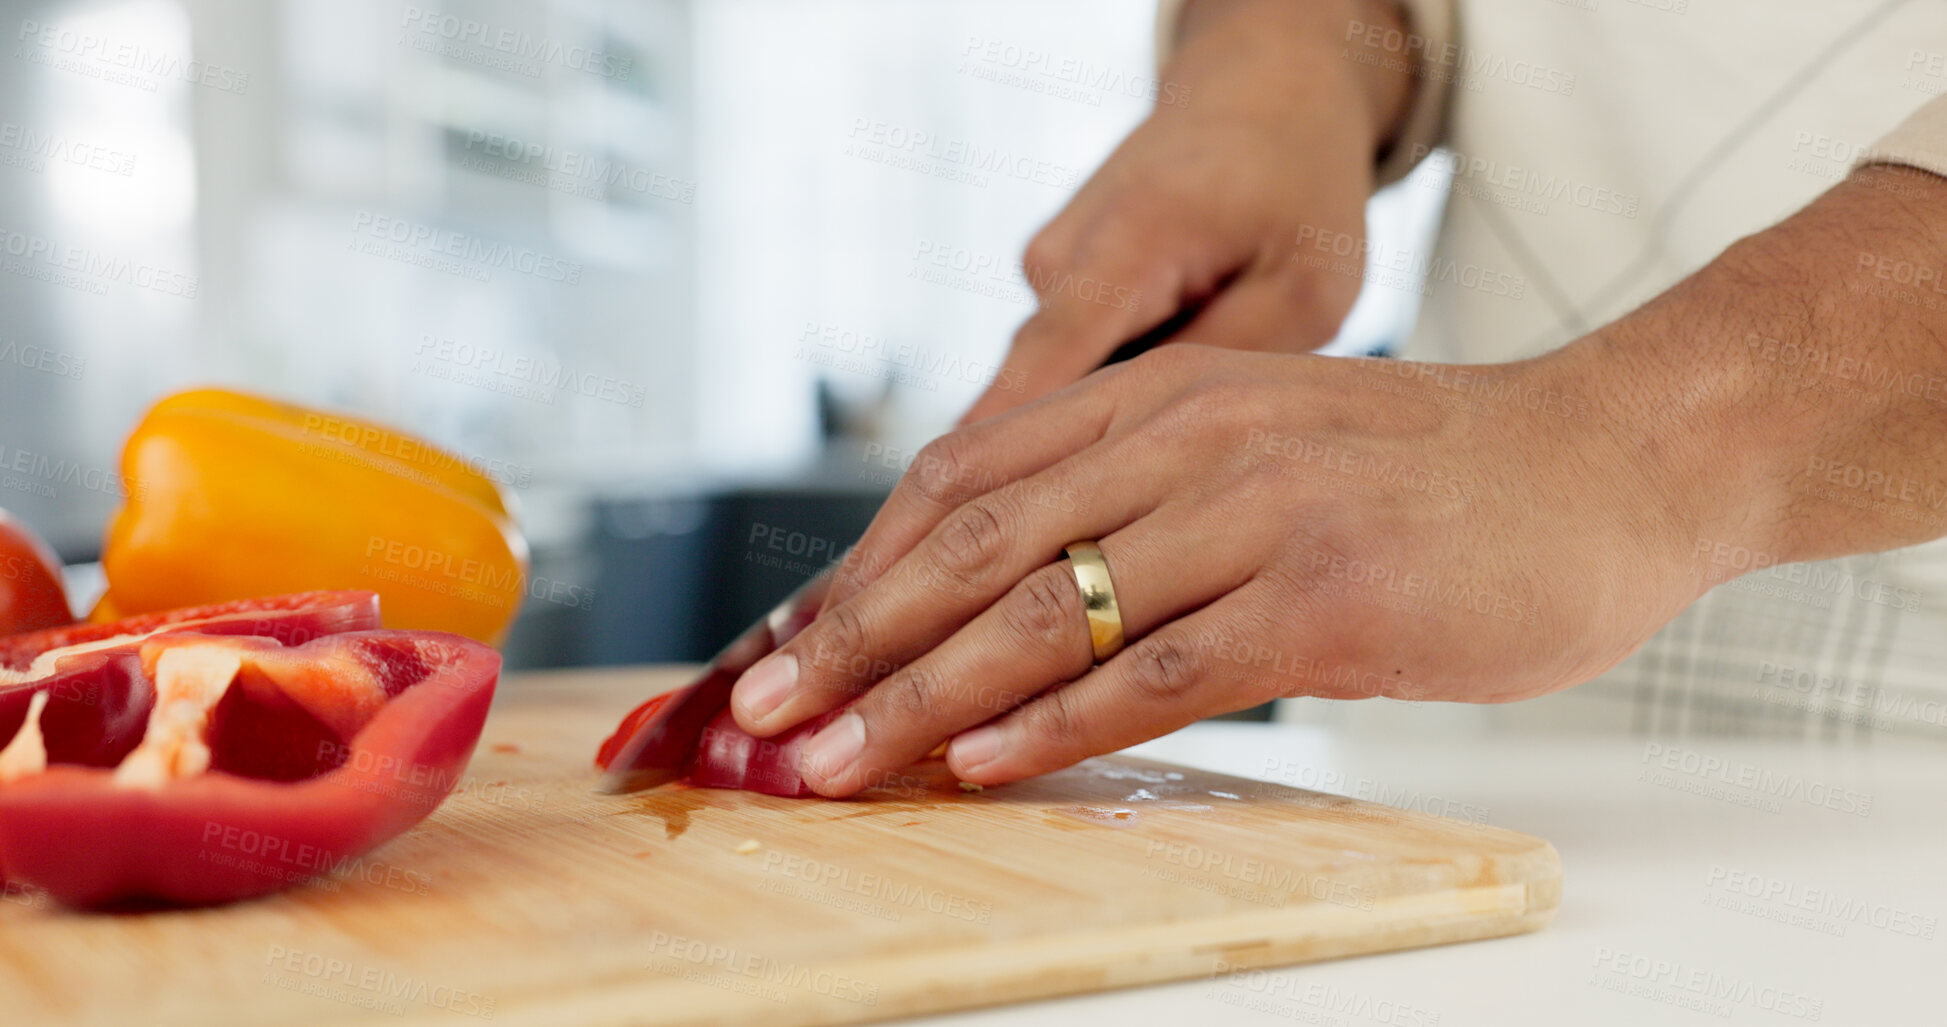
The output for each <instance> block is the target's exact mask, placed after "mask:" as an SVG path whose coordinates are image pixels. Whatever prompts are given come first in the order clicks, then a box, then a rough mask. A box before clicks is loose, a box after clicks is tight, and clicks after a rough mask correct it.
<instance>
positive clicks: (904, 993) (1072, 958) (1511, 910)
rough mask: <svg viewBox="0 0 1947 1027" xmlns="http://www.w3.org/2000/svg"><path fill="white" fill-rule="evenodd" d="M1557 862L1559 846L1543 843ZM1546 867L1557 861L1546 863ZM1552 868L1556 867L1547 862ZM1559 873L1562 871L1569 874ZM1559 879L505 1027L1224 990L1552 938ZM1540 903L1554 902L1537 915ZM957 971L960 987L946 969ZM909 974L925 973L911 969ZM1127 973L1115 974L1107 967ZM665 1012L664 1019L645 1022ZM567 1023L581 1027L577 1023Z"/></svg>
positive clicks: (643, 995) (886, 1012) (829, 1019)
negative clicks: (863, 989)
mask: <svg viewBox="0 0 1947 1027" xmlns="http://www.w3.org/2000/svg"><path fill="white" fill-rule="evenodd" d="M1541 848H1542V849H1545V850H1546V853H1545V857H1553V856H1554V849H1553V846H1550V845H1548V844H1547V843H1546V842H1542V843H1541ZM1536 855H1538V856H1543V855H1544V854H1543V853H1541V852H1539V851H1538V852H1537V853H1536ZM1543 862H1546V859H1545V858H1544V860H1543ZM1555 866H1556V868H1557V870H1559V863H1556V864H1555ZM1559 885H1560V875H1559V872H1558V873H1556V874H1555V875H1553V876H1552V877H1547V876H1544V877H1540V878H1534V879H1528V880H1516V881H1509V882H1506V883H1501V884H1493V885H1484V886H1480V887H1473V888H1462V889H1450V890H1447V891H1441V892H1428V893H1423V894H1420V895H1406V896H1397V897H1394V898H1391V899H1388V900H1385V902H1384V903H1382V905H1381V906H1380V907H1376V908H1378V909H1380V910H1381V911H1383V912H1384V914H1385V915H1386V916H1387V917H1388V918H1389V920H1391V923H1390V924H1389V925H1388V926H1386V927H1384V928H1382V929H1380V930H1376V931H1375V930H1373V929H1372V923H1371V922H1370V920H1369V919H1365V918H1364V917H1363V916H1361V915H1360V914H1361V913H1362V912H1370V911H1360V910H1356V909H1349V908H1348V909H1344V910H1340V911H1338V914H1337V915H1335V916H1332V917H1329V918H1328V919H1327V921H1326V923H1325V924H1324V925H1323V928H1324V929H1321V925H1320V923H1319V917H1318V911H1317V909H1316V908H1315V907H1314V908H1310V909H1306V910H1304V911H1303V912H1301V907H1291V908H1288V909H1282V910H1254V911H1249V912H1245V913H1241V914H1238V915H1236V916H1232V917H1228V918H1224V919H1218V920H1209V919H1206V920H1200V921H1190V922H1164V923H1159V924H1150V925H1145V926H1142V927H1138V928H1123V929H1115V928H1107V929H1102V930H1098V931H1093V932H1088V933H1086V934H1066V935H1051V936H1046V937H1042V938H1034V939H1017V940H1016V941H1015V942H1014V943H1013V944H1012V945H1010V946H1006V947H1002V946H991V945H978V946H970V947H966V948H963V949H960V950H957V951H948V952H941V951H937V950H934V951H928V952H925V953H921V954H918V955H915V956H911V957H904V958H898V957H895V958H887V957H875V958H866V959H857V960H846V961H841V962H837V963H832V964H829V965H825V966H820V967H818V968H817V969H818V970H820V971H823V972H827V973H830V974H832V975H835V976H839V977H846V978H850V979H853V980H888V979H900V980H906V981H909V982H910V983H909V984H907V985H906V986H905V987H902V989H901V990H900V991H899V992H897V993H893V994H884V995H882V996H881V997H882V1001H879V1002H877V1003H875V1004H874V1005H873V1006H871V1008H870V1010H869V1011H868V1012H866V1013H865V1014H864V1015H861V1013H860V1009H859V1008H858V1003H856V1002H852V1001H848V1000H844V999H837V998H833V997H830V996H810V997H807V998H806V999H805V1001H803V1002H802V1003H799V1004H796V1005H790V1006H781V1005H778V1004H775V1003H769V1002H763V1001H759V1000H756V999H752V998H748V997H745V996H742V995H739V994H736V993H733V992H730V991H726V990H723V989H720V988H713V987H710V986H706V985H703V984H695V983H688V982H675V981H671V980H669V979H666V978H665V979H656V980H649V981H637V982H632V983H627V984H619V985H614V986H611V987H608V988H605V989H600V990H591V991H584V992H583V993H581V994H579V995H577V996H575V998H574V999H572V1000H570V1001H569V1002H568V1003H565V1004H564V1003H563V1002H562V1001H561V999H560V998H559V997H558V996H553V997H548V998H542V999H537V1001H535V1002H532V1003H523V1004H519V1005H512V1004H510V1005H504V1006H503V1007H502V1008H501V1010H500V1011H499V1012H498V1013H497V1015H496V1017H495V1019H496V1021H497V1022H500V1023H502V1024H512V1025H527V1024H535V1025H553V1024H559V1023H563V1022H573V1023H579V1024H587V1025H589V1027H625V1025H637V1024H656V1025H659V1027H660V1025H668V1027H677V1025H683V1027H714V1025H736V1024H746V1023H751V1022H754V1018H755V1017H758V1016H762V1018H763V1022H764V1023H766V1024H767V1025H769V1027H823V1025H831V1024H856V1023H870V1022H876V1021H883V1020H888V1019H894V1018H899V1017H909V1016H924V1015H929V1014H938V1013H945V1012H955V1011H960V1010H967V1009H979V1008H988V1007H994V1006H1003V1005H1010V1004H1013V1003H1017V1002H1024V1001H1032V1000H1035V999H1047V998H1060V997H1065V996H1070V995H1078V994H1085V993H1089V992H1095V991H1102V990H1107V989H1120V988H1128V987H1135V986H1138V985H1146V984H1164V983H1172V982H1181V981H1185V980H1193V979H1198V978H1207V979H1210V980H1212V981H1218V980H1221V979H1222V977H1221V975H1219V974H1218V972H1217V971H1218V968H1219V966H1220V965H1221V966H1224V967H1226V968H1227V969H1226V971H1225V972H1227V973H1228V972H1235V971H1247V970H1255V969H1266V968H1272V967H1285V966H1296V965H1301V964H1305V963H1315V962H1322V961H1325V960H1331V959H1343V958H1347V957H1351V956H1359V955H1368V954H1374V953H1383V952H1392V951H1400V950H1404V949H1414V948H1427V947H1430V946H1435V945H1448V944H1454V943H1458V942H1466V941H1481V940H1486V939H1490V938H1502V937H1510V936H1513V935H1518V934H1526V933H1530V932H1533V931H1537V930H1540V929H1541V928H1543V927H1545V926H1547V924H1548V923H1549V921H1551V920H1552V919H1553V918H1554V916H1555V913H1556V911H1557V908H1558V906H1557V900H1558V899H1559V897H1560V894H1561V890H1560V887H1559ZM1537 902H1540V903H1542V904H1540V905H1537ZM1299 916H1303V917H1304V918H1305V920H1306V921H1307V923H1306V927H1305V929H1302V930H1299V931H1297V932H1296V933H1292V931H1291V928H1292V926H1293V925H1291V924H1285V925H1283V926H1284V927H1285V929H1286V933H1287V936H1286V937H1284V938H1280V939H1276V940H1273V939H1272V938H1271V937H1270V935H1271V934H1273V933H1274V932H1275V931H1276V929H1277V928H1278V927H1279V926H1280V921H1281V920H1285V919H1291V918H1296V917H1299ZM942 962H945V963H948V964H952V965H955V967H956V969H955V971H954V973H952V974H951V975H943V974H941V973H939V971H938V969H937V965H938V964H940V963H942ZM906 964H911V966H907V965H906ZM1105 966H1106V967H1112V968H1116V969H1104V967H1105ZM650 1009H653V1010H656V1012H655V1013H653V1014H650V1013H645V1012H640V1011H642V1010H650ZM563 1017H567V1019H565V1020H564V1019H563ZM394 1022H395V1023H403V1024H404V1025H405V1027H418V1025H419V1024H421V1023H424V1024H426V1025H428V1027H430V1025H433V1024H450V1023H452V1022H453V1021H452V1020H450V1019H443V1018H439V1017H426V1018H424V1019H423V1020H418V1019H409V1020H405V1021H394Z"/></svg>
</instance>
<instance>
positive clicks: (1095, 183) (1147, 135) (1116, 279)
mask: <svg viewBox="0 0 1947 1027" xmlns="http://www.w3.org/2000/svg"><path fill="white" fill-rule="evenodd" d="M1370 26H1381V27H1382V31H1383V30H1385V29H1390V30H1393V31H1394V34H1393V35H1392V41H1393V43H1394V44H1395V45H1394V46H1392V47H1391V48H1387V47H1385V46H1383V45H1381V46H1369V45H1367V43H1366V40H1367V39H1368V38H1369V37H1368V34H1367V29H1368V27H1370ZM1405 28H1406V26H1405V22H1404V19H1403V17H1402V16H1401V14H1400V12H1399V9H1398V7H1397V5H1396V4H1395V3H1394V2H1393V0H1330V2H1316V0H1304V2H1293V0H1191V3H1190V4H1189V6H1188V8H1187V9H1186V10H1185V12H1184V14H1183V19H1182V25H1181V27H1180V31H1179V45H1178V47H1177V50H1176V53H1175V56H1174V57H1173V58H1172V59H1171V60H1170V62H1169V64H1168V65H1167V66H1166V67H1165V68H1164V69H1163V71H1162V73H1161V75H1160V79H1161V82H1160V83H1159V97H1158V104H1157V108H1156V110H1155V111H1154V112H1153V113H1152V114H1151V115H1150V116H1149V118H1148V119H1147V120H1146V121H1144V122H1143V123H1142V125H1141V126H1139V127H1138V128H1137V129H1136V131H1135V132H1133V133H1131V134H1130V136H1129V138H1127V139H1125V140H1123V142H1122V145H1121V146H1119V147H1117V148H1116V151H1115V152H1114V153H1113V154H1111V155H1110V156H1109V159H1108V160H1107V161H1106V162H1105V163H1104V164H1103V165H1102V167H1101V169H1100V170H1098V171H1097V172H1096V173H1095V175H1094V177H1092V178H1091V179H1089V181H1088V182H1087V183H1086V184H1085V185H1084V186H1083V187H1082V189H1081V191H1080V193H1078V194H1077V195H1076V197H1075V199H1074V200H1073V201H1072V202H1071V203H1069V205H1068V206H1067V207H1066V208H1064V209H1063V210H1062V211H1061V213H1060V214H1058V215H1056V217H1055V219H1054V220H1053V221H1051V222H1049V223H1048V225H1047V226H1046V227H1044V228H1043V229H1042V230H1041V231H1040V232H1039V233H1037V234H1036V235H1035V237H1034V240H1033V241H1032V242H1030V243H1029V244H1028V248H1027V253H1026V255H1025V259H1024V261H1023V263H1024V265H1025V268H1026V272H1027V276H1028V280H1029V284H1030V285H1031V286H1032V287H1033V288H1034V290H1035V293H1036V294H1037V295H1038V296H1039V297H1040V301H1041V303H1040V309H1039V310H1038V311H1037V312H1036V313H1035V314H1034V316H1033V317H1030V318H1029V319H1028V320H1027V322H1026V323H1025V324H1023V325H1022V326H1021V329H1020V331H1019V332H1018V333H1016V335H1015V337H1014V343H1013V345H1012V347H1011V348H1010V349H1009V351H1008V355H1007V359H1006V367H1007V369H1008V370H1007V373H1005V374H1002V375H1000V376H998V377H997V379H996V383H995V385H994V387H991V388H989V389H988V391H987V392H986V394H985V395H983V396H982V397H981V398H980V399H979V401H978V402H976V403H975V404H974V406H973V408H972V409H971V410H970V411H969V412H968V413H967V415H966V417H965V418H964V419H963V423H968V422H972V421H976V420H980V419H983V418H986V417H989V416H992V415H994V414H997V413H1000V412H1001V411H1003V410H1007V409H1010V408H1012V407H1015V406H1018V405H1020V404H1022V403H1026V402H1027V401H1029V400H1031V399H1034V398H1036V397H1039V396H1043V395H1046V394H1048V393H1051V392H1054V391H1056V390H1057V389H1060V388H1062V387H1063V386H1065V385H1067V384H1069V383H1070V382H1073V381H1075V380H1077V379H1079V378H1081V377H1082V376H1083V375H1085V374H1087V373H1088V372H1089V371H1091V370H1094V369H1095V368H1096V367H1098V366H1100V365H1101V363H1102V362H1103V360H1104V359H1105V358H1106V357H1107V356H1108V355H1109V354H1110V353H1111V352H1113V351H1114V350H1115V348H1116V347H1117V346H1119V345H1121V344H1122V343H1123V342H1126V341H1128V340H1129V339H1132V338H1134V337H1136V336H1138V335H1141V334H1142V333H1143V332H1146V331H1148V330H1150V329H1151V328H1154V327H1155V326H1156V325H1158V324H1161V323H1162V322H1163V321H1165V320H1167V319H1169V318H1170V317H1171V316H1172V315H1174V314H1176V313H1177V312H1178V311H1180V310H1182V309H1183V308H1185V307H1189V306H1199V305H1200V306H1202V307H1203V310H1202V312H1201V313H1199V314H1198V315H1197V316H1196V318H1195V320H1194V321H1193V322H1191V324H1190V325H1189V326H1188V327H1186V328H1185V330H1184V331H1183V332H1182V333H1180V334H1181V337H1182V338H1183V339H1185V340H1186V341H1196V342H1203V343H1208V344H1210V345H1216V346H1225V347H1230V348H1234V349H1250V350H1273V351H1283V352H1300V351H1305V350H1310V349H1314V348H1316V347H1318V346H1320V345H1323V344H1324V343H1326V342H1328V341H1330V340H1331V338H1332V336H1333V334H1335V333H1336V332H1337V331H1338V327H1339V323H1340V322H1341V321H1343V320H1344V318H1345V315H1346V312H1347V311H1348V310H1350V309H1351V307H1352V301H1353V300H1354V299H1355V298H1357V296H1358V294H1359V285H1360V282H1361V280H1362V275H1363V272H1364V245H1363V244H1364V239H1365V203H1366V198H1367V196H1368V195H1369V194H1370V193H1371V192H1372V185H1373V162H1374V155H1375V154H1376V153H1377V152H1378V151H1379V150H1380V149H1381V147H1382V146H1383V145H1384V143H1385V142H1386V140H1388V139H1389V138H1390V136H1391V135H1392V133H1393V131H1394V129H1395V127H1396V124H1397V122H1398V121H1399V120H1400V119H1401V117H1402V116H1403V114H1404V110H1405V107H1406V103H1407V99H1408V97H1409V96H1410V95H1411V91H1412V74H1411V70H1410V69H1411V68H1412V67H1413V61H1414V57H1415V54H1414V53H1411V52H1408V50H1407V48H1405V47H1404V46H1402V45H1398V44H1399V41H1400V40H1401V39H1402V38H1403V33H1404V31H1405ZM1300 239H1303V240H1305V245H1304V246H1303V247H1302V248H1301V247H1300V246H1299V240H1300ZM1348 254H1349V255H1348ZM1306 256H1309V257H1314V258H1317V259H1312V260H1304V259H1301V258H1302V257H1306Z"/></svg>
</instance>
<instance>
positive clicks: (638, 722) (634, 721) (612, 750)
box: [595, 689, 681, 770]
mask: <svg viewBox="0 0 1947 1027" xmlns="http://www.w3.org/2000/svg"><path fill="white" fill-rule="evenodd" d="M676 691H677V692H680V691H681V689H677V690H676ZM674 695H676V692H664V693H663V694H661V695H653V696H650V697H649V701H648V702H646V703H643V704H642V705H640V706H638V707H636V708H635V709H633V710H630V711H629V715H628V716H626V717H623V718H622V723H621V725H620V726H618V727H617V728H616V729H615V733H614V734H612V735H610V736H608V739H607V740H606V741H604V742H602V748H601V750H600V751H599V752H597V753H596V754H595V765H596V766H598V767H600V768H602V769H603V770H607V769H608V766H609V764H611V763H614V762H615V757H617V756H620V755H622V746H623V745H624V744H626V743H627V742H628V740H629V739H630V738H631V737H632V736H634V734H635V733H636V729H637V728H640V727H641V726H642V725H644V724H647V723H648V722H649V718H651V717H654V716H655V715H656V712H657V711H658V710H661V709H662V708H663V706H665V705H666V704H668V702H669V700H670V697H671V696H674Z"/></svg>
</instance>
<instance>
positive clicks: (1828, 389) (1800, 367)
mask: <svg viewBox="0 0 1947 1027" xmlns="http://www.w3.org/2000/svg"><path fill="white" fill-rule="evenodd" d="M1944 221H1947V179H1941V178H1939V177H1937V176H1933V175H1930V174H1927V173H1925V172H1919V171H1914V170H1912V169H1906V168H1884V167H1869V168H1866V169H1863V170H1861V171H1859V172H1856V173H1855V174H1854V175H1853V176H1852V177H1851V178H1849V179H1847V180H1846V181H1845V182H1843V183H1841V184H1840V185H1839V186H1837V187H1835V188H1833V189H1832V190H1830V191H1829V192H1827V193H1826V194H1825V195H1824V196H1822V197H1820V198H1819V199H1818V200H1817V201H1815V202H1814V203H1813V204H1811V205H1810V206H1808V207H1806V208H1805V209H1804V210H1802V211H1800V212H1799V213H1798V214H1796V215H1794V216H1793V217H1791V218H1789V219H1787V220H1786V221H1784V222H1783V223H1781V224H1779V225H1777V226H1774V227H1772V228H1770V229H1767V230H1765V231H1763V232H1760V233H1757V234H1755V235H1752V236H1750V237H1748V238H1745V239H1743V240H1740V241H1739V242H1737V243H1735V244H1733V245H1732V246H1731V247H1730V248H1728V249H1727V250H1725V251H1724V253H1722V254H1721V255H1719V256H1718V257H1717V258H1716V259H1715V260H1713V261H1711V262H1710V264H1708V265H1706V266H1705V267H1704V268H1703V269H1701V270H1700V271H1698V272H1697V273H1696V274H1694V275H1692V276H1690V277H1689V278H1687V279H1685V280H1684V281H1682V282H1680V283H1678V284H1677V285H1676V286H1675V287H1673V288H1672V289H1670V290H1669V291H1668V292H1666V293H1664V294H1663V295H1661V296H1658V297H1657V298H1656V299H1654V300H1652V301H1651V302H1649V303H1648V304H1645V305H1644V306H1643V307H1642V308H1640V309H1638V310H1637V311H1635V312H1634V313H1631V314H1630V315H1628V316H1626V317H1624V318H1622V319H1620V320H1618V321H1616V322H1615V323H1613V324H1611V325H1608V326H1606V327H1604V328H1603V329H1601V330H1600V331H1598V332H1596V333H1594V334H1593V335H1591V336H1589V337H1588V338H1586V339H1583V340H1579V341H1578V342H1576V343H1574V344H1572V345H1571V346H1570V347H1565V349H1564V351H1562V354H1563V358H1564V360H1565V361H1579V362H1584V363H1588V364H1591V365H1597V366H1599V367H1600V369H1601V370H1600V372H1599V373H1600V374H1601V375H1602V377H1601V378H1600V379H1599V380H1600V381H1602V382H1606V383H1609V385H1608V390H1607V395H1606V396H1605V401H1604V403H1605V406H1606V407H1608V408H1609V422H1610V423H1611V424H1612V425H1613V426H1614V431H1615V434H1616V435H1617V437H1618V438H1620V439H1622V440H1623V441H1624V442H1625V444H1626V445H1627V446H1630V447H1634V448H1635V449H1636V451H1637V453H1638V454H1640V455H1639V456H1638V457H1637V458H1636V461H1637V462H1638V463H1639V464H1641V465H1642V466H1643V467H1644V468H1646V469H1649V470H1651V471H1653V473H1651V474H1650V475H1648V476H1647V477H1648V478H1649V479H1650V480H1648V481H1646V482H1645V487H1646V488H1649V489H1652V490H1653V491H1654V493H1655V494H1656V495H1657V497H1658V501H1659V502H1660V503H1662V504H1663V506H1664V508H1665V511H1666V513H1667V514H1668V516H1670V517H1671V518H1673V519H1674V520H1675V522H1676V523H1679V524H1681V525H1683V526H1684V530H1685V531H1686V532H1689V533H1692V534H1694V536H1695V538H1694V543H1695V546H1696V550H1695V552H1694V554H1693V561H1694V563H1695V565H1696V566H1695V568H1694V569H1695V570H1696V571H1697V572H1698V575H1699V579H1700V582H1701V585H1702V587H1703V588H1706V589H1707V588H1709V587H1710V586H1711V585H1714V584H1716V583H1719V582H1721V581H1723V580H1726V579H1728V578H1731V577H1736V576H1738V575H1741V574H1744V573H1747V572H1749V571H1752V570H1756V569H1759V568H1762V567H1766V566H1770V565H1773V564H1779V563H1794V562H1799V561H1805V560H1818V559H1826V558H1829V557H1835V556H1842V555H1847V554H1851V553H1861V552H1871V551H1877V550H1884V549H1891V548H1896V547H1898V546H1902V545H1909V544H1913V543H1917V542H1922V541H1926V540H1928V539H1932V538H1937V537H1939V536H1941V535H1942V534H1947V476H1944V475H1943V472H1947V466H1943V464H1944V463H1947V453H1943V448H1942V447H1941V445H1940V442H1939V440H1940V438H1942V429H1943V428H1947V346H1944V345H1943V344H1942V341H1941V340H1942V339H1947V284H1941V281H1942V277H1943V275H1947V238H1936V236H1935V233H1934V230H1933V229H1931V228H1929V227H1928V226H1930V225H1937V224H1941V223H1943V222H1944ZM1902 274H1904V275H1906V278H1907V279H1908V284H1906V285H1905V286H1901V285H1900V280H1901V279H1900V276H1901V275H1902ZM1882 279H1886V281H1882ZM1930 283H1932V284H1930ZM1571 351H1573V352H1571Z"/></svg>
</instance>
